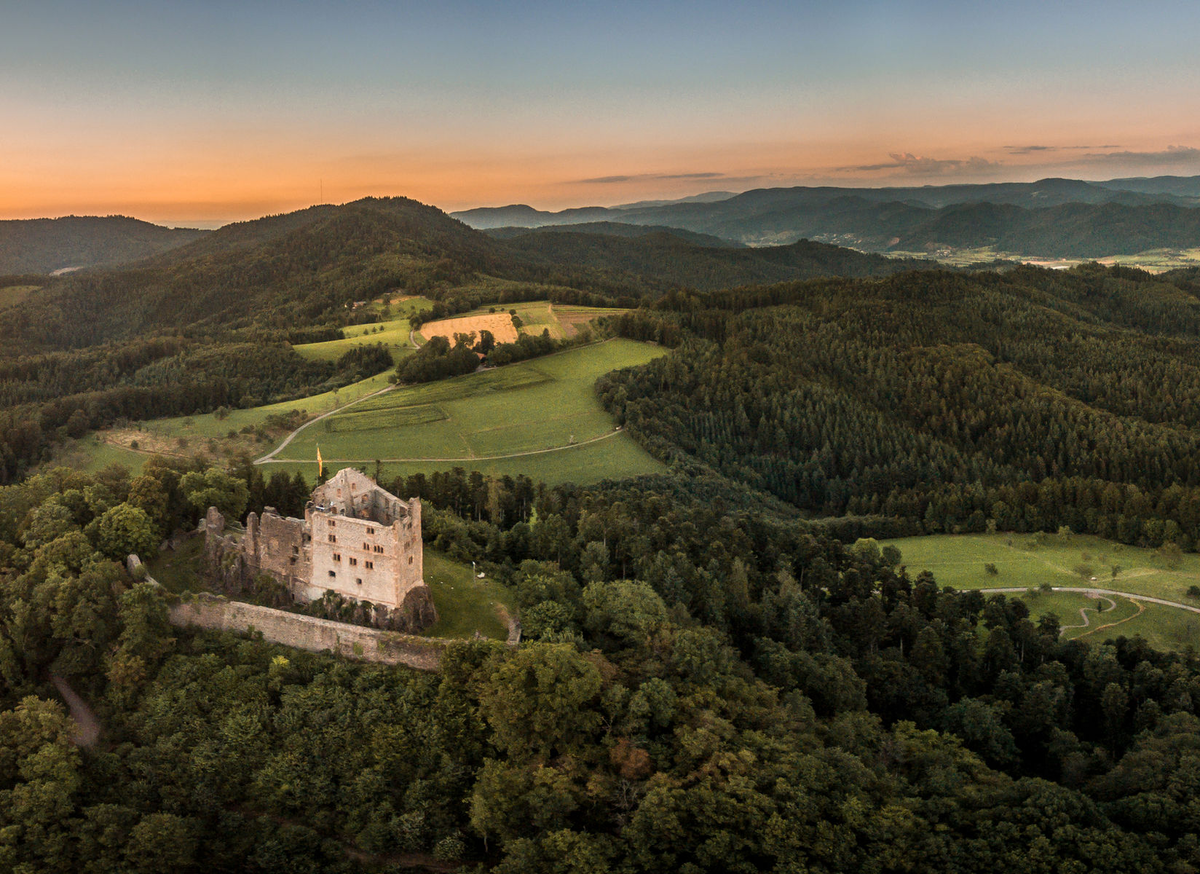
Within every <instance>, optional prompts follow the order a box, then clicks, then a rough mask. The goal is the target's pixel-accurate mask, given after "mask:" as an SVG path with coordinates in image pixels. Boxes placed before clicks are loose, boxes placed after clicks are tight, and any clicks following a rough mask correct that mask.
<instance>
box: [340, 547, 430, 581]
mask: <svg viewBox="0 0 1200 874" xmlns="http://www.w3.org/2000/svg"><path fill="white" fill-rule="evenodd" d="M333 560H334V561H341V560H342V554H341V553H340V552H335V553H334V554H333ZM411 563H412V562H411V561H410V562H409V564H411ZM364 564H365V565H366V568H367V570H374V569H375V562H373V561H368V562H364ZM350 566H351V567H357V566H358V559H357V558H355V557H354V556H350ZM329 575H330V576H333V571H330V572H329Z"/></svg>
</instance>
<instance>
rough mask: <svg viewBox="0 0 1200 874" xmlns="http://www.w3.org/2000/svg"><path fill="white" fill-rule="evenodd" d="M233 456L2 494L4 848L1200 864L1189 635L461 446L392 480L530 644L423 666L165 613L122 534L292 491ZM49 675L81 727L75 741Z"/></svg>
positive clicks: (217, 866)
mask: <svg viewBox="0 0 1200 874" xmlns="http://www.w3.org/2000/svg"><path fill="white" fill-rule="evenodd" d="M245 476H246V477H248V478H243V474H240V473H235V474H234V475H233V476H229V475H225V474H220V473H214V474H212V475H210V476H200V475H199V473H198V472H197V471H191V470H188V469H187V467H186V466H180V465H167V464H158V463H156V464H154V465H151V466H150V467H149V468H148V469H147V471H146V472H145V473H144V474H143V475H142V476H139V477H137V478H135V479H133V480H130V479H129V478H128V477H127V476H125V475H122V474H121V473H119V472H115V471H112V472H109V473H106V474H104V475H103V476H101V477H98V478H91V477H85V476H82V475H79V474H73V473H69V472H66V471H59V472H55V473H53V474H49V475H45V476H39V477H35V478H33V479H31V480H30V481H28V482H27V483H25V484H22V485H20V486H11V487H6V488H3V489H0V507H2V508H3V512H2V513H0V554H2V555H3V572H2V573H0V728H2V729H3V730H2V731H0V859H3V864H4V865H5V866H6V867H7V868H10V869H12V870H31V871H32V870H36V871H39V872H75V871H80V870H88V868H89V867H90V868H94V869H95V870H106V871H171V872H193V871H195V872H200V871H229V872H234V871H262V872H280V874H282V872H291V871H298V870H308V871H341V872H346V874H354V872H384V871H403V870H430V869H432V870H443V869H445V868H449V867H455V866H457V865H460V864H464V863H465V864H467V865H474V864H480V865H482V866H483V867H484V869H485V870H495V871H499V872H505V874H508V872H513V874H516V872H528V871H543V870H545V871H555V870H566V871H602V870H630V871H634V870H636V871H646V872H662V874H668V872H669V874H674V872H678V871H681V870H687V871H695V872H713V874H717V872H728V871H745V872H754V871H772V870H790V869H792V868H794V867H795V866H796V865H798V864H802V865H804V866H806V867H807V868H808V869H810V870H822V871H830V872H860V871H864V870H875V871H912V872H924V871H942V870H946V869H947V868H951V869H952V870H956V871H964V872H981V874H982V872H994V871H1006V870H1028V869H1029V868H1030V866H1031V861H1032V862H1034V863H1035V865H1034V868H1033V870H1043V871H1047V872H1056V871H1061V870H1070V869H1072V868H1078V869H1079V870H1089V871H1099V872H1122V874H1124V872H1128V871H1139V872H1164V874H1165V872H1177V871H1181V870H1189V869H1190V868H1191V867H1193V866H1195V865H1197V864H1200V846H1198V845H1197V843H1196V839H1195V829H1194V823H1193V821H1192V820H1193V816H1192V807H1193V805H1194V801H1193V799H1192V792H1191V788H1190V787H1191V786H1192V783H1193V782H1194V778H1195V776H1196V775H1195V773H1194V771H1195V765H1196V762H1195V759H1196V756H1195V751H1196V744H1197V741H1196V738H1197V733H1198V731H1200V722H1198V721H1197V718H1196V716H1195V715H1194V711H1195V709H1196V707H1197V706H1200V671H1198V669H1197V665H1196V663H1195V659H1194V657H1191V656H1184V655H1169V654H1163V653H1156V652H1154V651H1152V650H1150V649H1148V648H1147V647H1145V646H1144V645H1142V644H1139V643H1138V642H1136V641H1120V642H1119V643H1118V644H1117V645H1116V646H1097V647H1089V646H1087V645H1085V644H1081V643H1069V642H1064V641H1062V640H1061V639H1060V637H1059V635H1058V627H1057V624H1056V623H1055V622H1054V621H1052V620H1047V621H1042V622H1040V623H1037V624H1035V623H1033V622H1031V621H1030V619H1029V618H1028V613H1027V610H1026V609H1025V608H1024V606H1023V605H1022V604H1020V603H1018V602H1010V601H1006V600H1005V599H1004V597H1003V596H993V597H990V598H985V597H984V596H983V595H982V594H980V593H967V594H961V593H956V592H953V591H951V590H939V588H938V586H937V584H936V582H935V581H934V580H931V579H928V578H921V579H917V580H912V579H909V578H908V577H907V576H906V575H905V574H904V573H903V571H901V570H899V569H898V568H897V567H896V563H897V561H898V560H899V559H900V558H901V557H900V556H898V555H897V554H895V553H894V552H893V551H889V550H884V551H881V550H879V548H878V547H877V546H875V545H874V544H872V543H870V542H862V543H859V544H856V545H855V547H853V548H850V549H847V548H846V547H845V546H843V545H842V544H841V543H839V542H837V541H835V540H832V539H830V538H829V537H828V536H827V535H825V534H823V533H822V532H821V531H820V530H819V529H817V528H812V529H810V528H808V527H807V526H804V525H797V524H795V522H794V521H790V520H787V519H786V518H783V517H779V516H776V515H774V514H772V513H771V512H770V511H769V510H767V509H766V508H763V507H759V508H757V509H755V510H753V511H749V512H747V511H745V510H741V509H734V507H736V506H738V503H739V501H738V499H737V493H736V491H735V492H733V493H729V497H730V498H733V501H732V502H730V501H727V500H726V498H725V494H726V492H725V489H724V488H723V487H722V486H721V485H720V484H719V483H715V482H712V481H706V480H704V479H695V480H692V479H674V480H673V479H668V478H663V479H657V480H648V481H644V482H641V483H634V484H626V485H621V486H608V487H600V488H595V489H588V490H580V489H574V488H569V487H566V488H561V489H554V490H548V489H544V488H536V487H535V486H534V485H533V484H532V483H529V482H527V481H516V482H513V481H511V480H503V481H501V480H495V481H488V480H486V479H485V478H483V477H480V476H478V475H467V474H464V473H462V472H461V471H459V472H455V473H452V474H449V475H444V476H443V475H439V476H436V477H432V478H429V479H426V478H423V477H419V478H414V479H412V480H408V481H403V482H398V483H395V484H393V485H392V487H393V488H394V489H395V490H397V491H398V492H400V493H403V494H420V495H421V496H422V497H423V498H424V499H425V501H426V506H427V508H428V509H427V511H426V512H427V516H426V518H427V525H426V529H425V531H426V537H427V538H428V540H429V541H430V545H431V546H436V547H438V548H439V549H443V550H446V551H448V552H449V553H450V554H452V555H459V556H470V557H472V558H475V559H478V560H480V561H484V562H486V564H485V565H484V566H485V567H486V568H487V569H488V571H489V573H491V574H493V575H495V576H496V577H497V578H498V579H500V580H503V581H504V582H505V583H506V584H508V585H509V586H511V587H512V588H513V590H514V591H515V592H516V594H517V598H518V600H519V604H520V609H521V612H522V621H523V626H524V629H525V635H526V641H525V642H524V643H523V644H522V645H521V647H520V648H519V649H508V648H505V647H503V646H500V645H498V644H491V643H486V642H475V643H470V642H464V643H461V644H457V645H455V646H454V647H452V648H451V649H450V650H449V651H448V652H447V653H446V655H445V657H444V660H443V664H442V668H441V671H440V672H439V673H433V674H421V673H417V672H413V671H410V670H408V669H405V668H386V667H378V666H375V667H371V666H364V665H358V664H354V663H353V662H346V661H345V660H341V659H334V658H331V657H327V656H316V655H310V654H307V653H302V652H297V651H294V650H287V649H284V648H281V647H275V646H269V645H266V644H264V643H262V642H261V641H255V640H253V639H251V640H239V639H237V638H235V637H232V636H229V635H214V634H202V633H193V632H181V631H178V630H175V629H172V628H170V627H169V626H168V624H167V622H166V610H167V602H166V597H165V595H164V593H163V592H162V590H160V589H157V588H155V587H153V586H151V585H149V584H147V583H138V582H137V581H136V580H133V579H130V578H129V577H128V576H127V575H126V574H125V572H124V571H123V570H122V569H121V567H120V566H119V565H118V564H117V563H116V562H115V561H113V559H114V558H116V557H118V556H119V555H121V554H122V553H123V552H125V551H127V550H128V549H130V548H137V549H144V548H146V547H147V546H148V545H149V544H150V542H151V541H152V540H153V539H155V538H157V537H158V536H161V534H162V532H163V531H164V530H167V529H169V528H171V527H174V526H176V525H178V526H180V527H182V528H187V527H190V526H191V525H193V524H194V522H195V520H196V518H197V516H198V514H199V513H200V512H201V509H200V508H201V505H202V503H203V502H204V501H205V500H207V499H210V496H211V495H213V494H219V495H220V498H219V499H220V500H221V501H224V502H233V503H232V504H229V506H234V505H236V507H235V509H243V508H255V507H261V501H262V500H264V499H267V498H268V497H269V496H270V495H271V494H272V493H273V492H277V493H279V494H280V495H282V494H283V493H284V491H287V489H283V488H282V485H283V484H277V483H276V479H278V478H279V477H282V478H283V480H284V481H286V480H287V477H286V476H285V475H282V474H281V475H277V477H273V478H272V480H271V482H270V483H264V482H263V481H262V479H261V476H258V475H257V472H256V471H247V472H246V474H245ZM289 488H290V487H289ZM269 499H270V500H277V498H275V497H269ZM51 672H52V673H53V674H54V675H55V676H57V677H58V678H60V681H66V682H67V683H69V684H70V685H71V686H72V687H74V689H75V691H76V692H78V693H80V694H82V695H83V696H84V698H85V700H87V701H89V702H91V704H92V707H93V709H94V711H95V713H96V717H97V721H98V723H99V725H100V727H101V734H100V739H99V744H98V745H96V746H93V747H90V748H86V747H85V748H78V747H76V746H75V745H74V744H73V742H72V736H73V731H74V727H73V723H72V721H71V719H70V718H69V717H68V716H67V714H66V712H65V709H64V708H63V706H62V705H61V704H60V703H58V702H57V700H56V697H57V696H56V692H55V690H54V687H53V686H52V685H51V683H50V682H49V679H48V676H49V674H50V673H51ZM1031 847H1032V848H1034V849H1035V850H1036V859H1034V860H1031V856H1030V853H1031Z"/></svg>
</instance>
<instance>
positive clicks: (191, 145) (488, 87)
mask: <svg viewBox="0 0 1200 874" xmlns="http://www.w3.org/2000/svg"><path fill="white" fill-rule="evenodd" d="M1197 37H1200V4H1197V3H1195V2H1191V0H1189V2H1175V0H1147V2H1142V3H1140V4H1134V3H1131V2H1119V3H1118V2H1107V0H1091V2H1086V3H1085V2H1074V0H1060V2H1046V0H1038V2H1027V0H1009V2H1006V3H997V2H994V0H992V2H987V3H983V2H975V0H956V2H948V0H923V2H916V0H912V2H905V0H894V2H865V0H843V2H805V0H792V2H769V0H743V2H740V3H731V2H722V3H710V2H705V0H693V2H653V0H641V2H625V0H613V2H606V3H587V4H583V3H575V2H571V0H555V2H547V0H523V2H520V3H515V2H511V3H496V2H463V0H442V2H430V3H409V2H403V0H392V2H345V0H343V2H333V0H318V2H301V0H291V2H267V0H238V2H226V0H204V2H187V3H164V2H162V0H155V2H133V0H130V2H115V0H87V2H82V0H38V2H36V3H33V2H29V3H20V2H16V0H9V2H5V3H3V4H2V6H0V219H14V218H35V217H48V216H49V217H52V216H59V215H68V214H75V215H97V214H98V215H111V214H124V215H133V216H137V217H138V218H143V219H146V220H149V221H155V222H159V223H164V224H173V225H193V226H205V227H212V226H215V225H219V224H224V223H226V222H230V221H237V220H243V219H248V218H256V217H259V216H262V215H265V214H271V213H279V212H286V211H290V210H293V209H299V208H303V207H305V206H309V205H311V204H314V203H343V202H346V201H349V200H354V199H356V198H359V197H363V196H367V195H375V196H389V195H404V196H408V197H413V198H415V199H417V200H420V201H422V202H425V203H432V204H434V205H436V206H439V207H441V208H443V209H445V210H447V211H450V210H456V209H464V208H469V207H475V206H500V205H505V204H510V203H528V204H531V205H533V206H536V207H538V208H542V209H561V208H564V207H569V206H582V205H592V204H598V205H615V204H621V203H628V202H633V201H639V200H646V199H667V198H675V197H684V196H688V195H692V194H697V193H700V192H704V191H744V190H748V189H751V188H762V187H773V186H787V185H849V186H875V185H923V184H933V185H942V184H950V183H960V182H995V181H1034V180H1036V179H1040V178H1044V177H1047V176H1066V177H1071V178H1077V179H1111V178H1115V177H1122V176H1156V175H1165V174H1172V175H1200V55H1197V53H1196V51H1195V45H1196V43H1197Z"/></svg>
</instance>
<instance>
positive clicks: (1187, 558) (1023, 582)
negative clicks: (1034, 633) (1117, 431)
mask: <svg viewBox="0 0 1200 874" xmlns="http://www.w3.org/2000/svg"><path fill="white" fill-rule="evenodd" d="M887 543H889V544H891V545H893V546H896V547H897V548H898V549H899V550H900V553H901V555H902V556H903V558H902V561H901V563H902V564H904V565H905V566H906V567H907V568H908V572H909V576H910V577H916V575H917V574H918V573H920V572H921V571H923V570H928V571H931V572H932V573H933V575H934V577H936V579H937V581H938V583H939V584H941V585H944V586H952V587H954V588H956V589H987V588H1009V587H1018V588H1023V589H1037V588H1038V587H1040V586H1042V585H1044V584H1049V585H1051V586H1073V587H1080V586H1083V587H1090V586H1094V587H1095V588H1097V589H1110V590H1113V591H1118V592H1129V593H1131V594H1134V595H1148V596H1150V597H1154V598H1163V599H1166V600H1169V601H1177V602H1179V603H1181V604H1187V605H1189V606H1200V601H1197V600H1195V599H1192V598H1189V597H1188V596H1187V590H1188V589H1189V588H1190V587H1191V586H1195V585H1200V555H1193V554H1185V555H1183V556H1180V557H1179V558H1178V559H1177V560H1172V559H1170V558H1168V557H1165V556H1162V555H1160V554H1159V553H1158V552H1157V551H1155V550H1151V549H1140V548H1138V547H1135V546H1125V545H1123V544H1120V543H1113V542H1112V541H1108V540H1101V539H1100V538H1098V537H1089V536H1083V535H1077V534H1075V535H1068V536H1065V537H1060V536H1058V535H1044V536H1042V537H1035V536H1032V535H1027V534H1026V535H1022V534H961V535H959V534H955V535H935V536H930V537H907V538H902V539H899V540H891V541H887ZM987 564H993V565H995V567H996V570H997V573H996V574H990V573H988V572H987V571H986V570H985V565H987ZM1114 567H1116V568H1117V573H1116V575H1115V576H1114V575H1113V568H1114ZM1084 569H1090V573H1087V574H1086V575H1085V574H1084V573H1083V570H1084ZM1092 577H1095V580H1094V581H1093V580H1092ZM1021 597H1022V598H1023V599H1024V600H1025V601H1026V603H1027V604H1029V607H1030V609H1031V611H1033V613H1034V614H1035V616H1040V615H1043V614H1044V613H1048V612H1054V613H1055V614H1057V615H1058V617H1059V619H1060V620H1061V621H1062V623H1063V625H1076V624H1079V623H1081V622H1082V619H1080V617H1079V608H1080V607H1085V606H1086V607H1094V606H1095V605H1096V600H1095V599H1091V598H1088V597H1087V596H1086V595H1082V594H1072V593H1067V592H1053V593H1050V592H1037V593H1035V594H1029V595H1023V596H1021ZM1114 600H1115V601H1116V602H1117V608H1116V609H1115V610H1112V611H1106V612H1104V613H1102V614H1101V615H1100V616H1099V617H1097V616H1096V614H1095V613H1094V612H1090V613H1089V618H1090V620H1091V622H1092V627H1089V628H1086V629H1084V628H1081V629H1078V630H1071V631H1068V632H1067V635H1068V636H1070V637H1085V638H1086V639H1088V640H1106V639H1109V638H1113V637H1118V636H1120V635H1126V636H1132V635H1134V634H1140V635H1142V636H1143V637H1144V638H1146V639H1147V640H1149V641H1150V642H1151V643H1154V644H1155V645H1157V646H1161V647H1166V648H1170V649H1181V648H1183V647H1185V646H1188V645H1195V644H1200V614H1196V613H1191V612H1189V611H1186V610H1179V609H1177V608H1174V607H1167V606H1163V605H1157V604H1146V603H1144V602H1132V601H1129V600H1128V599H1125V598H1114ZM1123 619H1124V620H1127V621H1122V622H1121V624H1119V625H1114V626H1113V627H1112V628H1109V629H1100V630H1096V629H1095V626H1096V625H1100V626H1104V625H1109V624H1112V623H1115V622H1118V621H1120V620H1123Z"/></svg>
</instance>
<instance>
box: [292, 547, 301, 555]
mask: <svg viewBox="0 0 1200 874" xmlns="http://www.w3.org/2000/svg"><path fill="white" fill-rule="evenodd" d="M299 554H300V547H299V546H293V547H292V555H299Z"/></svg>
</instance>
